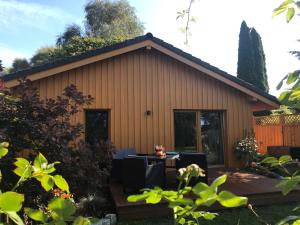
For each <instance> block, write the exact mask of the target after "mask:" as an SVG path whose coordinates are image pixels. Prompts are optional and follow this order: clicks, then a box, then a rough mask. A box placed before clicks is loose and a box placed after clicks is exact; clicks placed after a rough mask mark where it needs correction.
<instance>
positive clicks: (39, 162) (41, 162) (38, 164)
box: [33, 153, 48, 170]
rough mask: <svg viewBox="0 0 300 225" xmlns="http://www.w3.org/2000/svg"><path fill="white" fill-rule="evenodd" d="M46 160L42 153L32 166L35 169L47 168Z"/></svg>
mask: <svg viewBox="0 0 300 225" xmlns="http://www.w3.org/2000/svg"><path fill="white" fill-rule="evenodd" d="M47 164H48V160H47V159H46V158H45V156H44V155H43V154H42V153H39V154H38V155H37V156H36V157H35V159H34V162H33V166H34V167H36V168H37V169H41V170H42V169H45V168H46V167H47Z"/></svg>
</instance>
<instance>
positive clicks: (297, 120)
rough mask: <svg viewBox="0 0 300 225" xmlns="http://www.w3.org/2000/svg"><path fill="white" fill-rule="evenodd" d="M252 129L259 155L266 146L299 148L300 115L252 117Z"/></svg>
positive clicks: (264, 150)
mask: <svg viewBox="0 0 300 225" xmlns="http://www.w3.org/2000/svg"><path fill="white" fill-rule="evenodd" d="M253 128H254V133H255V137H256V140H257V144H258V147H259V152H260V153H266V152H267V147H268V146H289V147H296V146H297V147H298V146H300V114H293V115H278V116H277V115H276V116H261V117H254V118H253Z"/></svg>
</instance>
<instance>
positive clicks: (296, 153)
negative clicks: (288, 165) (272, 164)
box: [290, 147, 300, 160]
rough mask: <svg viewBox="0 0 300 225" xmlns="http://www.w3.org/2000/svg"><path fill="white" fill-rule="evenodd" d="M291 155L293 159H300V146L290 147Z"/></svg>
mask: <svg viewBox="0 0 300 225" xmlns="http://www.w3.org/2000/svg"><path fill="white" fill-rule="evenodd" d="M290 155H291V157H292V158H293V159H298V160H300V147H290Z"/></svg>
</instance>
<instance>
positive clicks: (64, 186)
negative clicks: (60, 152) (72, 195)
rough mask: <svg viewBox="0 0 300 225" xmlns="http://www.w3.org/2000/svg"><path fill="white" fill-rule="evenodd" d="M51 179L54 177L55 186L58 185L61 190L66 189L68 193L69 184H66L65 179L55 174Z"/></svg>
mask: <svg viewBox="0 0 300 225" xmlns="http://www.w3.org/2000/svg"><path fill="white" fill-rule="evenodd" d="M53 179H54V183H55V185H56V186H57V187H59V188H60V189H61V190H64V191H66V192H67V193H69V185H68V183H67V181H66V180H65V179H64V178H63V177H62V176H61V175H55V176H54V177H53Z"/></svg>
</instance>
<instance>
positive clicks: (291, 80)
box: [286, 72, 299, 85]
mask: <svg viewBox="0 0 300 225" xmlns="http://www.w3.org/2000/svg"><path fill="white" fill-rule="evenodd" d="M298 79H299V74H298V73H296V72H293V73H289V74H288V77H287V80H286V84H287V85H289V84H292V83H294V82H295V81H297V80H298Z"/></svg>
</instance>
